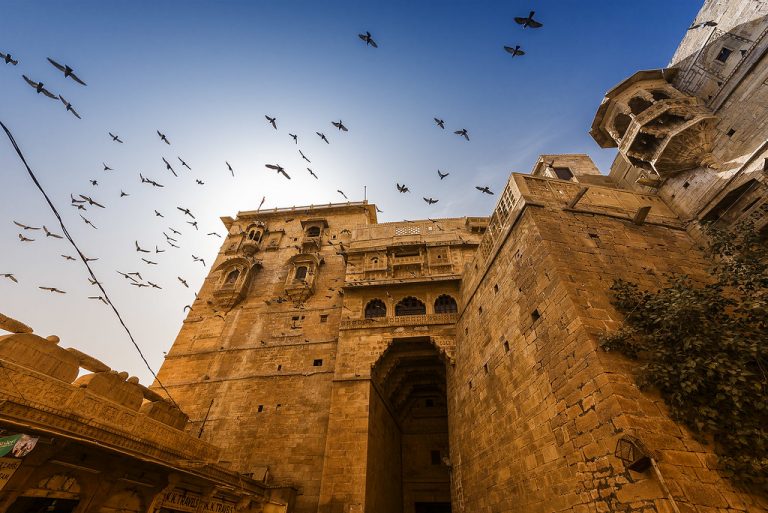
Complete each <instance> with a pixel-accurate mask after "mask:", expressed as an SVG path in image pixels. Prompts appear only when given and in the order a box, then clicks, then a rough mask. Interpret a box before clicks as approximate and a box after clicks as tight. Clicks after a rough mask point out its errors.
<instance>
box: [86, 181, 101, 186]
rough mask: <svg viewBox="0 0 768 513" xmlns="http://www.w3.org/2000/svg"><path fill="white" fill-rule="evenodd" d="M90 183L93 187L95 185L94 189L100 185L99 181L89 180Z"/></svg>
mask: <svg viewBox="0 0 768 513" xmlns="http://www.w3.org/2000/svg"><path fill="white" fill-rule="evenodd" d="M88 181H89V182H91V185H93V186H94V187H96V186H97V185H99V181H98V180H88Z"/></svg>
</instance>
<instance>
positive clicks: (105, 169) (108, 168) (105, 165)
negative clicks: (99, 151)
mask: <svg viewBox="0 0 768 513" xmlns="http://www.w3.org/2000/svg"><path fill="white" fill-rule="evenodd" d="M102 164H104V171H114V169H112V168H111V167H109V166H108V165H107V164H105V163H104V162H102Z"/></svg>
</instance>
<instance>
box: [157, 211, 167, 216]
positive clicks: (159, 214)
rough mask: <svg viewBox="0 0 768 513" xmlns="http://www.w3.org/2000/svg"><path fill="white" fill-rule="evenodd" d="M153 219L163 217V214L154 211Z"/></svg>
mask: <svg viewBox="0 0 768 513" xmlns="http://www.w3.org/2000/svg"><path fill="white" fill-rule="evenodd" d="M155 217H165V216H164V215H163V214H161V213H160V212H158V211H157V210H155Z"/></svg>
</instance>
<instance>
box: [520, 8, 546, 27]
mask: <svg viewBox="0 0 768 513" xmlns="http://www.w3.org/2000/svg"><path fill="white" fill-rule="evenodd" d="M534 14H536V13H535V12H534V11H531V12H530V14H528V16H526V17H524V18H523V17H521V16H515V23H517V24H518V25H522V26H523V28H526V27H530V28H541V27H543V26H544V24H543V23H539V22H538V21H536V20H534V19H533V15H534Z"/></svg>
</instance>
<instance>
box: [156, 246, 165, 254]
mask: <svg viewBox="0 0 768 513" xmlns="http://www.w3.org/2000/svg"><path fill="white" fill-rule="evenodd" d="M155 253H165V250H164V249H160V248H158V247H157V245H155Z"/></svg>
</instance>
